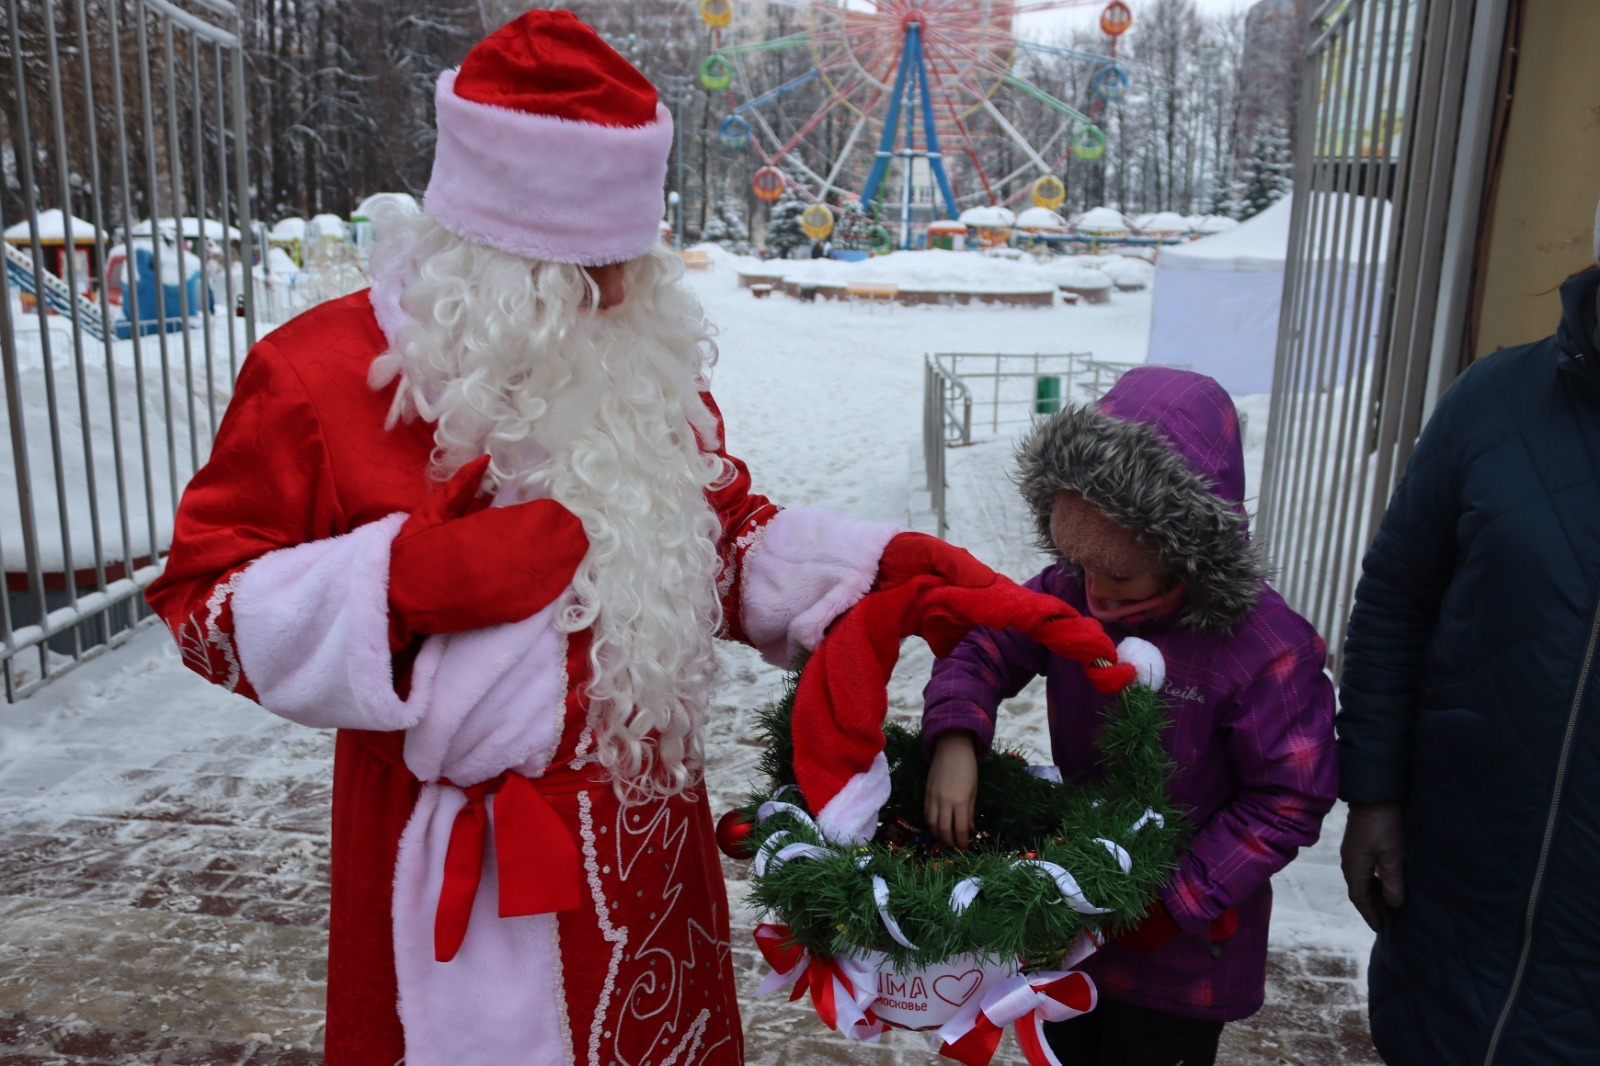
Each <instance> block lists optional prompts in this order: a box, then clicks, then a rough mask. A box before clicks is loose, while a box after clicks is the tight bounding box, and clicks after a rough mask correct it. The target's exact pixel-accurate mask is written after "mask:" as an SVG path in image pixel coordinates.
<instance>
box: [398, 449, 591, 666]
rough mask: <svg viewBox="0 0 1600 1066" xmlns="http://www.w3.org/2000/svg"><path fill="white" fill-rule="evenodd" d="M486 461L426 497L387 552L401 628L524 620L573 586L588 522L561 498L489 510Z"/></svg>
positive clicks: (431, 629)
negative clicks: (484, 488)
mask: <svg viewBox="0 0 1600 1066" xmlns="http://www.w3.org/2000/svg"><path fill="white" fill-rule="evenodd" d="M488 465H489V457H488V456H487V455H484V456H480V457H479V458H477V459H474V460H473V461H472V462H470V463H468V464H467V465H466V466H464V467H462V468H461V469H460V470H459V471H457V472H456V475H455V477H453V478H451V479H450V481H449V483H448V484H446V485H444V486H443V487H442V488H441V489H440V490H439V491H437V492H435V493H433V494H432V495H431V496H429V497H428V499H427V501H426V502H424V503H423V504H422V506H420V507H418V508H417V509H416V510H415V511H414V512H412V514H411V516H410V517H409V518H407V519H406V521H405V524H404V525H402V526H401V527H400V532H399V534H398V535H397V536H396V537H395V539H394V543H393V544H392V545H391V546H390V549H389V608H390V613H391V617H392V618H393V620H394V621H395V622H396V623H397V630H399V631H401V632H403V634H404V635H406V636H407V637H409V635H412V634H423V633H460V632H464V631H465V630H469V629H483V628H486V627H488V626H494V625H502V624H504V623H507V622H520V621H521V620H522V619H524V618H527V617H529V616H531V615H533V614H535V613H537V612H538V611H541V610H543V609H544V608H545V607H546V606H548V605H549V604H550V602H551V601H552V600H554V599H555V598H556V597H557V596H558V595H560V594H561V590H562V589H564V588H566V587H567V586H568V585H569V584H571V583H572V575H573V574H574V573H576V572H577V569H578V564H579V563H580V562H582V561H583V556H584V554H585V553H586V552H587V551H588V550H589V538H588V537H586V536H584V532H583V524H582V523H581V522H579V521H578V519H577V518H576V517H575V516H574V515H573V514H572V512H571V511H568V510H567V509H566V508H565V507H563V506H561V505H560V504H559V503H557V502H555V501H554V500H533V501H531V502H529V503H516V504H511V505H510V506H508V507H490V506H489V497H487V496H480V495H479V494H478V489H479V486H481V485H482V483H483V473H484V470H485V469H487V468H488Z"/></svg>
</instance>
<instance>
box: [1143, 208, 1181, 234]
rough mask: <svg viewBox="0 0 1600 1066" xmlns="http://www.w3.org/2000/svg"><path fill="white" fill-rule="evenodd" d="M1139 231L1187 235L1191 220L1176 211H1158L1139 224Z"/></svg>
mask: <svg viewBox="0 0 1600 1066" xmlns="http://www.w3.org/2000/svg"><path fill="white" fill-rule="evenodd" d="M1139 229H1140V230H1141V231H1143V232H1145V233H1187V232H1189V220H1188V219H1186V218H1184V217H1183V216H1182V215H1180V214H1178V213H1177V212H1176V211H1157V212H1156V213H1155V214H1153V215H1151V216H1150V217H1149V218H1146V219H1145V220H1144V221H1143V222H1141V223H1139Z"/></svg>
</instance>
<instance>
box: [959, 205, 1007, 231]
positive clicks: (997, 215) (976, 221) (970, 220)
mask: <svg viewBox="0 0 1600 1066" xmlns="http://www.w3.org/2000/svg"><path fill="white" fill-rule="evenodd" d="M961 221H962V222H964V223H966V224H967V225H969V226H992V227H999V226H1011V225H1015V224H1016V221H1017V216H1016V215H1014V214H1012V212H1011V210H1010V209H1009V208H1005V207H1000V206H999V205H997V204H984V205H982V206H981V207H969V208H967V209H966V210H965V211H963V212H961Z"/></svg>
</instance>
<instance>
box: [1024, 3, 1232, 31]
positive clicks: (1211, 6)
mask: <svg viewBox="0 0 1600 1066" xmlns="http://www.w3.org/2000/svg"><path fill="white" fill-rule="evenodd" d="M1124 2H1126V3H1127V5H1128V6H1129V7H1130V8H1132V9H1133V30H1132V31H1130V32H1138V29H1139V11H1140V9H1141V8H1143V7H1144V6H1145V4H1144V3H1143V2H1142V0H1124ZM1255 2H1256V0H1194V6H1195V7H1196V8H1197V9H1199V11H1200V12H1201V13H1202V14H1207V15H1210V14H1226V13H1227V12H1230V11H1244V10H1245V9H1247V8H1249V7H1250V5H1252V4H1254V3H1255ZM1021 6H1023V7H1024V8H1025V7H1026V6H1027V0H1021ZM1104 7H1105V4H1104V3H1101V2H1098V0H1095V2H1092V3H1087V4H1084V5H1083V6H1081V7H1069V8H1064V9H1060V10H1055V11H1040V12H1038V13H1037V14H1032V15H1028V14H1024V15H1022V16H1021V17H1020V18H1019V19H1018V24H1017V29H1018V32H1019V33H1020V34H1021V35H1022V36H1024V37H1030V38H1033V39H1035V40H1041V41H1049V40H1053V39H1054V38H1056V37H1057V36H1059V35H1061V34H1062V33H1065V32H1067V31H1069V30H1073V29H1078V28H1080V27H1081V28H1084V29H1087V28H1090V27H1093V26H1095V25H1097V24H1098V23H1099V20H1100V12H1101V10H1102V9H1103V8H1104Z"/></svg>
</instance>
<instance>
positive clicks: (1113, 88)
mask: <svg viewBox="0 0 1600 1066" xmlns="http://www.w3.org/2000/svg"><path fill="white" fill-rule="evenodd" d="M713 58H715V57H713ZM1091 84H1092V85H1093V87H1094V94H1095V95H1096V96H1098V97H1099V98H1100V99H1102V100H1120V99H1121V98H1122V94H1123V93H1125V92H1127V91H1128V72H1127V71H1125V70H1123V69H1122V68H1121V67H1120V66H1118V65H1117V64H1115V63H1110V64H1107V65H1106V66H1103V67H1101V68H1100V69H1099V71H1098V72H1096V74H1095V76H1094V81H1093V82H1092V83H1091Z"/></svg>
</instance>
